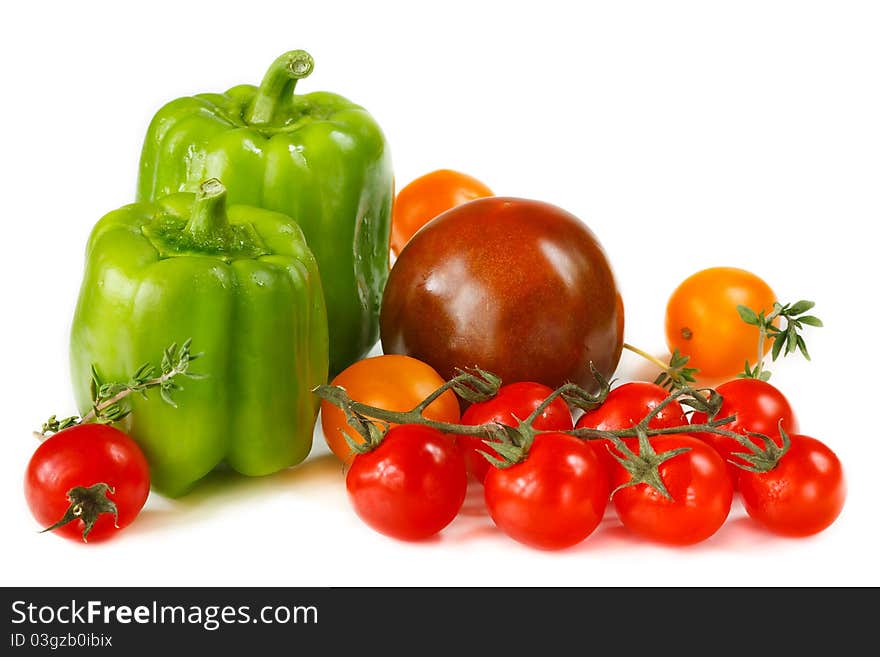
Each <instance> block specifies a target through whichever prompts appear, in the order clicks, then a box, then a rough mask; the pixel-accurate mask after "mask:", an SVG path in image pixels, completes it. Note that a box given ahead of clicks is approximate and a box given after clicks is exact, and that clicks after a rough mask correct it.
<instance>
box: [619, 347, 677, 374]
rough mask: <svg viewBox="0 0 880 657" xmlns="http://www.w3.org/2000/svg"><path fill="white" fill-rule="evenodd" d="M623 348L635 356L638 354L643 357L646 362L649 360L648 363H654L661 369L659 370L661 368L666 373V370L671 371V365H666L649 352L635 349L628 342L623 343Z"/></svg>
mask: <svg viewBox="0 0 880 657" xmlns="http://www.w3.org/2000/svg"><path fill="white" fill-rule="evenodd" d="M623 348H624V349H628V350H629V351H631V352H633V353H634V354H638V355H639V356H641V357H642V358H644V359H645V360H648V361H650V362H652V363H654V365H656V366H657V367H659V368H660V369H661V370H663V371H664V372H665V371H666V370H668V369H669V365H668V363H664V362H663V361H662V360H660V359H659V358H657V357H656V356H652V355H651V354H649V353H648V352H647V351H642V350H641V349H639V348H638V347H634V346H632V345H631V344H629V343H627V342H624V343H623Z"/></svg>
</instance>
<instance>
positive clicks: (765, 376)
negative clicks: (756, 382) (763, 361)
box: [758, 370, 772, 382]
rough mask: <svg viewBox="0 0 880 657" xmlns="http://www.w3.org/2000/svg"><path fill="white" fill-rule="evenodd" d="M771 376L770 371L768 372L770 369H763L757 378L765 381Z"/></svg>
mask: <svg viewBox="0 0 880 657" xmlns="http://www.w3.org/2000/svg"><path fill="white" fill-rule="evenodd" d="M771 376H772V375H771V373H770V370H764V371H763V372H761V375H760V376H759V377H758V378H759V379H760V380H761V381H764V382H767V381H769V380H770V377H771Z"/></svg>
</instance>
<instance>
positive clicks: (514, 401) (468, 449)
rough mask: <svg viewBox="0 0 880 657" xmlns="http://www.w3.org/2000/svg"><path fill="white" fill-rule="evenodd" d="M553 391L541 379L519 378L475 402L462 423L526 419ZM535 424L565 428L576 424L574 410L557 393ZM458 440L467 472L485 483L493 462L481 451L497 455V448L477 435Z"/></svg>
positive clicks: (512, 422) (546, 428)
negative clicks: (520, 380) (495, 392)
mask: <svg viewBox="0 0 880 657" xmlns="http://www.w3.org/2000/svg"><path fill="white" fill-rule="evenodd" d="M552 393H553V389H552V388H548V387H547V386H545V385H541V384H540V383H531V382H527V381H524V382H520V383H511V384H509V385H506V386H502V387H501V388H500V389H499V390H498V394H497V395H495V396H494V397H493V398H492V399H489V400H487V401H484V402H478V403H476V404H472V405H471V406H470V407H469V408H468V409H467V410H466V411H465V412H464V415H462V416H461V423H462V424H469V425H471V426H476V425H478V424H488V423H490V422H497V423H499V424H506V425H508V426H511V427H515V426H517V424H519V421H520V420H525V419H526V418H527V417H529V416H530V415H531V414H532V411H534V410H535V409H536V408H538V406H540V405H541V403H542V402H543V401H544V400H545V399H547V397H549V396H550V395H551V394H552ZM532 426H533V427H534V428H535V429H539V430H541V431H565V430H567V429H571V428H572V427H573V422H572V419H571V411H570V410H569V409H568V405H567V404H566V403H565V400H563V399H562V398H561V397H557V398H556V399H554V400H553V401H552V402H550V405H549V406H547V408H545V409H544V410H543V411H542V412H541V414H540V415H538V417H536V418H535V421H534V423H533V424H532ZM456 443H457V444H458V447H459V449H461V452H462V455H463V456H464V461H465V463H466V464H467V467H468V472H470V473H471V474H472V475H473V477H474V478H475V479H476V480H477V481H479V482H480V483H483V481H484V480H485V479H486V473H487V472H488V471H489V468H490V467H491V464H490V463H489V461H487V460H486V457H484V456H483V455H482V454H480V452H486V453H487V454H490V455H492V456H497V453H496V452H495V450H493V449H492V448H491V447H489V446H487V445H486V443H485V442H483V439H482V438H479V437H477V436H461V435H460V436H456Z"/></svg>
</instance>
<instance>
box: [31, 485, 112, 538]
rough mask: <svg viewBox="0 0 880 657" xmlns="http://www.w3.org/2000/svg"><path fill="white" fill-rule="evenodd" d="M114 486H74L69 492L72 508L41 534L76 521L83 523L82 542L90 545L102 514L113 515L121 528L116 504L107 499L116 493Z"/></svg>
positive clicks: (68, 497) (68, 496)
mask: <svg viewBox="0 0 880 657" xmlns="http://www.w3.org/2000/svg"><path fill="white" fill-rule="evenodd" d="M114 492H115V490H114V488H113V487H112V486H110V485H108V484H105V483H103V482H100V483H97V484H92V485H91V486H74V487H73V488H71V489H70V490H69V491H67V499H68V501H69V502H70V506H69V507H67V511H65V512H64V515H63V516H61V519H60V520H59V521H58V522H56V523H55V524H53V525H50V526H49V527H46V528H45V529H43V530H42V531H41V532H40V533H41V534H42V533H45V532H50V531H52V530H53V529H58V528H59V527H63V526H64V525H66V524H67V523H69V522H73V521H74V520H82V521H83V532H82V540H83V543H88V542H89V541H88V535H89V532H90V531H92V527H94V526H95V523H96V522H97V521H98V518H99V517H100V516H101V514H102V513H112V514H113V524H114V526H115V527H117V528H119V524H118V521H119V514H118V511H117V509H116V503H115V502H114V501H113V500H111V499H110V498H108V497H107V493H114Z"/></svg>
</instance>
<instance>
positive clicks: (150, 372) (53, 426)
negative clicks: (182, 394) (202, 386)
mask: <svg viewBox="0 0 880 657" xmlns="http://www.w3.org/2000/svg"><path fill="white" fill-rule="evenodd" d="M191 345H192V338H190V339H188V340H187V341H186V342H184V343H183V344H182V345H180V347H178V346H177V343H176V342H174V343H172V344H170V345H169V346H168V347H167V348H166V349H165V351H164V352H163V353H162V359H161V361H160V364H159V367H158V368H157V367H156V366H154V365H152V364H150V363H144V364H143V365H141V366H140V367H139V368H138V370H137V371H136V372H135V373H134V374H133V375H132V376H131V377H130V378H129V379H128V381H125V382H124V383H123V382H116V381H113V382H104V381H102V379H101V376H100V375H99V374H98V370H97V368H96V367H95V366H94V365H92V373H91V374H92V378H91V383H90V394H91V398H92V408H91V410H90V411H89V412H88V413H86V414H85V415H83V416H82V417H79V416H76V415H72V416H70V417H66V418H62V419H58V418H57V416H55V415H52V416H51V417H49V419H48V420H46V421H45V422H44V423H43V426H42V428H41V430H40V431H39V432H36V434H37V436H38V437H39V438H40V439H43V438H46V437H47V436H49V435H51V434H53V433H58V432H59V431H62V430H64V429H67V428H68V427H72V426H75V425H77V424H85V423H88V422H97V423H100V424H112V423H113V422H118V421H119V420H122V419H123V418H125V417H126V416H127V415H128V414H129V413H131V408H130V407H129V406H128V404H124V403H123V400H124V399H125V398H126V397H128V396H129V395H130V394H132V393H134V392H136V393H138V394H140V395H141V396H142V397H143V398H144V399H147V391H148V390H151V389H153V388H158V389H159V397H160V398H161V399H162V401H164V402H165V403H166V404H170V405H171V406H174V407H176V406H177V404H176V403H175V401H174V398H173V397H172V393H173V392H175V391H178V390H183V388H182V387H181V386H180V384H179V383H178V382H177V377H179V376H185V377H187V378H190V379H202V378H205V377H204V375H202V374H196V373H194V372H190V371H189V366H190V364H191V363H192V362H193V361H194V360H196V359H197V358H198V357H199V356H201V355H202V354H194V353H192V352H191ZM157 369H158V371H157Z"/></svg>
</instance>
